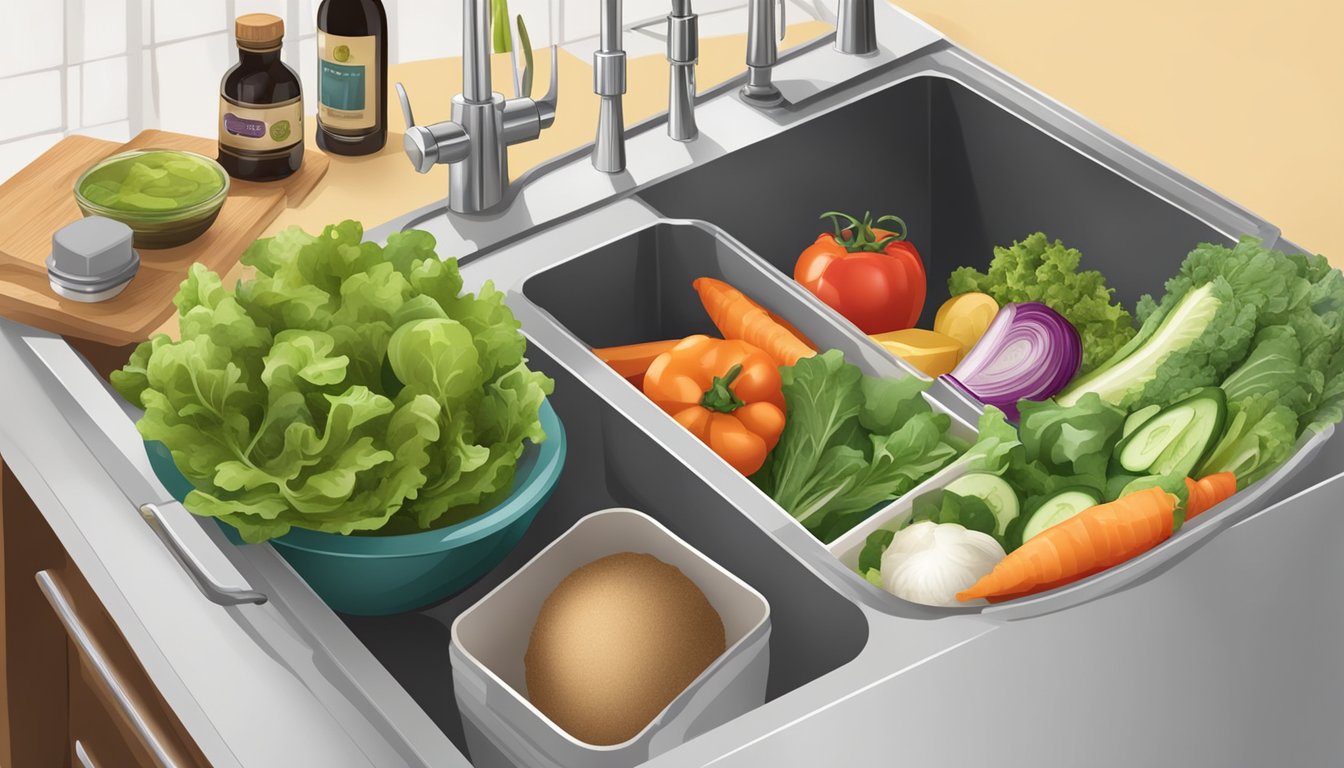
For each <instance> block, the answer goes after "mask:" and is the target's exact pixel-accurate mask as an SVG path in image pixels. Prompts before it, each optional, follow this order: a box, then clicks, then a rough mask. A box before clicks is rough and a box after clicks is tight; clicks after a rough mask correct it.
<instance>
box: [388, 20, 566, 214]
mask: <svg viewBox="0 0 1344 768" xmlns="http://www.w3.org/2000/svg"><path fill="white" fill-rule="evenodd" d="M517 47H518V46H517V45H516V44H515V45H514V49H515V50H516V49H517ZM490 50H491V49H490V9H489V0H463V2H462V93H460V94H458V95H457V96H454V97H453V118H452V120H447V121H444V122H441V123H435V124H433V125H428V126H425V125H416V124H415V118H414V116H413V115H412V113H411V101H410V99H409V98H408V97H407V95H406V89H405V88H403V87H402V86H401V83H397V96H398V98H400V100H401V111H402V115H404V116H405V118H406V137H405V140H404V146H405V149H406V156H407V157H409V158H410V160H411V165H412V166H414V167H415V170H416V171H419V172H420V173H428V172H429V169H431V168H433V167H434V166H435V165H436V164H438V163H447V164H448V172H449V173H448V207H449V208H450V209H451V210H453V211H454V212H456V213H467V214H472V213H483V212H485V211H488V210H490V209H491V208H494V207H495V206H496V205H498V204H499V202H500V200H502V199H503V197H504V188H505V187H506V186H507V185H508V182H509V152H508V148H509V147H510V146H511V145H513V144H519V143H522V142H524V141H531V140H533V139H535V138H537V137H538V136H540V135H541V132H542V131H543V130H544V129H546V128H549V127H551V125H552V124H553V123H554V122H555V107H556V100H557V90H558V89H557V82H556V81H557V75H556V72H557V64H558V60H557V55H556V50H557V49H556V46H555V45H552V46H551V82H550V88H549V90H548V91H547V92H546V95H545V96H543V97H542V98H540V99H533V98H531V95H530V94H525V93H522V92H521V90H522V88H521V87H520V86H519V84H518V83H519V81H518V77H517V71H516V70H517V65H516V64H515V66H514V69H515V72H514V90H515V94H514V98H512V99H505V98H504V96H503V95H501V94H498V93H495V92H494V90H493V88H492V87H491V84H490ZM528 66H529V67H530V66H531V65H530V64H529V65H528ZM523 82H527V83H530V82H531V77H530V76H527V77H524V78H523Z"/></svg>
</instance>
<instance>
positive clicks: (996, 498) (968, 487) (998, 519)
mask: <svg viewBox="0 0 1344 768" xmlns="http://www.w3.org/2000/svg"><path fill="white" fill-rule="evenodd" d="M945 490H947V491H950V492H952V493H955V494H957V495H958V496H974V497H976V498H978V499H980V500H981V501H983V502H985V506H987V507H989V511H990V512H993V513H994V535H995V536H998V537H1002V536H1003V534H1004V533H1005V532H1006V531H1007V530H1008V524H1009V523H1011V522H1012V521H1013V518H1015V517H1017V513H1018V512H1019V511H1021V506H1020V504H1019V502H1018V500H1017V492H1016V491H1014V490H1013V487H1012V486H1011V485H1009V484H1008V483H1007V482H1005V481H1004V479H1003V478H1001V477H999V476H998V475H991V474H989V473H988V472H972V473H970V474H969V475H962V476H961V477H959V478H957V479H956V480H953V481H952V482H950V483H948V484H947V486H946V488H945Z"/></svg>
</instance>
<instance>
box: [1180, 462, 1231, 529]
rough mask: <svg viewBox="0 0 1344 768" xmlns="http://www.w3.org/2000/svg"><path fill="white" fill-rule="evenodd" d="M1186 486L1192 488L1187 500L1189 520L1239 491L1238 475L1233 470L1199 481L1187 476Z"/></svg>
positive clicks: (1187, 516)
mask: <svg viewBox="0 0 1344 768" xmlns="http://www.w3.org/2000/svg"><path fill="white" fill-rule="evenodd" d="M1185 487H1186V488H1188V489H1189V490H1190V498H1189V499H1187V500H1186V502H1185V519H1186V520H1189V519H1190V518H1192V517H1194V516H1195V515H1198V514H1201V513H1203V512H1207V511H1209V510H1210V509H1213V508H1214V507H1216V506H1218V505H1219V504H1222V503H1223V502H1224V501H1227V500H1228V499H1229V498H1231V497H1232V495H1233V494H1235V493H1236V492H1237V476H1236V475H1234V474H1232V473H1231V472H1218V473H1216V474H1212V475H1207V476H1205V477H1201V478H1200V479H1199V480H1198V481H1195V480H1191V479H1190V478H1188V477H1187V478H1185Z"/></svg>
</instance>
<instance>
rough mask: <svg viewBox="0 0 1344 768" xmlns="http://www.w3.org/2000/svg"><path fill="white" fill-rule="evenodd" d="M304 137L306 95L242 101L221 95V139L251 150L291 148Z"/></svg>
mask: <svg viewBox="0 0 1344 768" xmlns="http://www.w3.org/2000/svg"><path fill="white" fill-rule="evenodd" d="M301 141H303V99H302V98H298V99H293V100H291V101H287V102H285V103H283V104H239V103H238V102H235V101H230V100H229V99H226V98H224V97H222V96H221V97H220V99H219V143H220V144H222V145H224V146H226V147H231V148H233V149H243V150H248V151H251V152H274V151H278V150H282V149H289V148H290V147H293V146H294V145H295V144H298V143H299V142H301Z"/></svg>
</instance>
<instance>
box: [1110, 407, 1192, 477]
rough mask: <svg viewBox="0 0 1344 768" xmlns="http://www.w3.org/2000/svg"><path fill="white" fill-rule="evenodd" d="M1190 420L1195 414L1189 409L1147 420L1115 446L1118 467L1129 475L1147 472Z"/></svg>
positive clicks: (1164, 412)
mask: <svg viewBox="0 0 1344 768" xmlns="http://www.w3.org/2000/svg"><path fill="white" fill-rule="evenodd" d="M1194 420H1195V412H1194V410H1193V409H1191V408H1180V409H1176V408H1172V409H1169V410H1166V411H1163V412H1161V413H1159V414H1157V415H1156V416H1154V417H1152V418H1150V419H1148V420H1147V421H1145V422H1144V423H1143V426H1141V427H1139V428H1138V429H1136V430H1135V431H1134V433H1133V434H1132V435H1130V436H1129V437H1128V438H1127V439H1125V440H1124V441H1123V443H1121V444H1120V445H1117V446H1116V455H1117V456H1118V457H1119V459H1120V466H1121V467H1123V468H1124V469H1125V470H1127V471H1129V472H1143V471H1145V470H1147V469H1148V468H1149V467H1151V466H1153V464H1154V463H1156V462H1157V459H1158V457H1160V456H1161V455H1162V452H1163V451H1165V450H1166V449H1167V447H1168V446H1170V445H1171V444H1172V442H1174V441H1175V440H1177V439H1178V438H1180V436H1181V435H1182V434H1183V433H1184V432H1185V429H1186V427H1188V426H1190V422H1192V421H1194Z"/></svg>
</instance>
